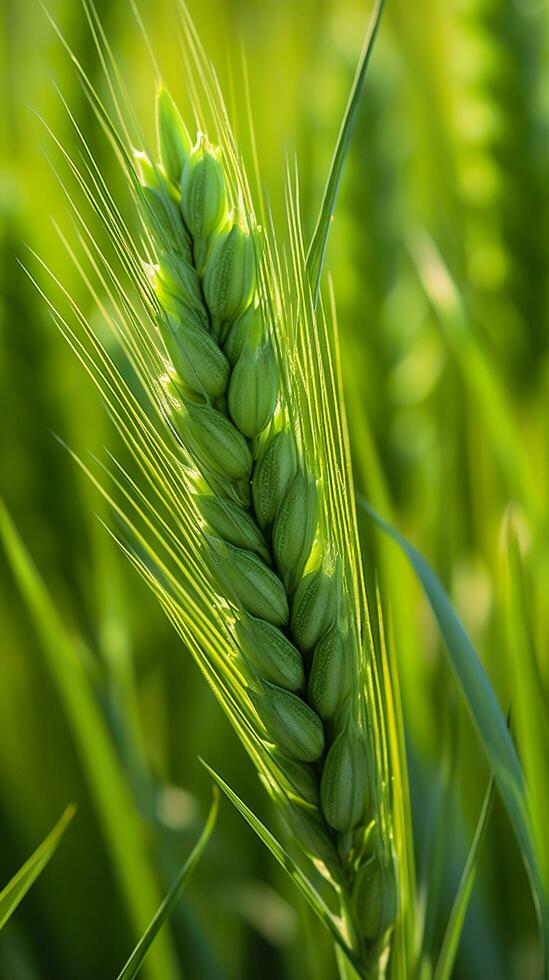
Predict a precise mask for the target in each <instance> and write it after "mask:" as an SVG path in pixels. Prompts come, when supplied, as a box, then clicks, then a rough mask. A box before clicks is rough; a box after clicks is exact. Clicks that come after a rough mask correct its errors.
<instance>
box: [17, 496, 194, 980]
mask: <svg viewBox="0 0 549 980" xmlns="http://www.w3.org/2000/svg"><path fill="white" fill-rule="evenodd" d="M0 540H1V541H2V543H3V545H4V548H5V552H6V556H7V559H8V562H9V564H10V567H11V570H12V573H13V575H14V578H15V580H16V582H17V584H18V586H19V588H20V590H21V593H22V595H23V597H24V599H25V602H26V604H27V608H28V610H29V614H30V616H31V618H32V620H33V622H34V624H35V627H36V631H37V634H38V636H39V637H40V640H41V642H42V646H43V650H44V654H45V657H46V663H47V666H48V669H49V671H50V674H51V677H52V680H53V682H54V684H55V686H56V688H57V690H58V691H59V695H60V698H61V702H62V704H63V708H64V711H65V714H66V717H67V721H68V723H69V726H70V729H71V732H72V735H73V738H74V742H75V746H76V749H77V751H78V753H79V756H80V760H81V764H82V768H83V771H84V773H85V776H86V779H87V781H88V784H89V788H90V793H91V796H92V799H93V801H94V804H95V807H96V812H97V816H98V820H99V823H100V826H101V829H102V831H103V834H104V837H105V842H106V845H107V847H108V849H109V852H110V855H111V860H112V864H113V869H114V872H115V874H116V875H117V878H118V882H119V886H120V891H121V894H122V896H123V898H124V901H125V904H126V907H127V910H128V914H129V917H130V921H131V923H132V926H133V928H134V930H135V934H136V935H137V936H140V935H141V934H142V933H143V931H144V929H146V927H147V926H148V924H149V922H150V920H151V916H152V915H153V913H154V910H155V908H157V906H158V902H159V900H160V896H159V895H158V888H157V883H156V881H155V878H154V875H153V872H152V868H151V866H150V864H149V860H148V856H147V854H146V851H145V848H144V842H143V835H142V826H141V823H140V821H139V817H138V815H137V812H136V810H135V807H134V804H133V800H132V798H131V795H130V791H129V787H128V785H127V782H126V780H125V777H124V774H123V772H122V769H121V766H120V762H119V760H118V758H117V756H116V753H115V750H114V746H113V743H112V739H111V736H110V733H109V731H108V729H107V726H106V723H105V720H104V718H103V716H102V714H101V711H100V709H99V706H98V704H97V701H96V698H95V695H94V692H93V690H92V687H91V685H90V681H89V678H88V675H87V674H86V671H85V669H84V666H83V664H82V661H81V659H79V658H78V657H77V656H76V654H75V638H74V636H71V635H70V634H69V632H68V630H67V629H66V628H65V626H64V624H63V622H62V620H61V618H60V616H59V613H58V611H57V609H56V607H55V604H54V602H53V599H52V598H51V596H50V594H49V593H48V591H47V589H46V587H45V585H44V582H43V581H42V579H41V578H40V575H39V573H38V571H37V569H36V568H35V566H34V565H33V563H32V560H31V558H30V556H29V554H28V552H27V551H26V549H25V546H24V544H23V542H22V541H21V539H20V537H19V535H18V532H17V530H16V528H15V527H14V525H13V523H12V521H11V518H10V516H9V514H8V511H7V510H6V508H5V506H4V505H3V504H2V502H1V501H0ZM175 975H177V974H176V967H175V959H174V956H173V952H172V948H171V945H170V944H169V943H168V941H167V937H163V942H162V945H161V944H158V945H157V948H156V949H155V955H154V957H152V958H151V960H150V961H149V963H148V964H147V976H148V977H149V978H150V980H168V978H171V977H173V976H175Z"/></svg>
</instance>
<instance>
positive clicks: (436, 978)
mask: <svg viewBox="0 0 549 980" xmlns="http://www.w3.org/2000/svg"><path fill="white" fill-rule="evenodd" d="M494 786H495V782H494V777H493V776H492V778H491V779H490V782H489V784H488V789H487V790H486V795H485V797H484V801H483V804H482V809H481V811H480V817H479V821H478V824H477V828H476V830H475V836H474V837H473V843H472V845H471V850H470V851H469V856H468V858H467V863H466V865H465V868H464V869H463V875H462V877H461V881H460V883H459V888H458V892H457V895H456V897H455V900H454V904H453V906H452V911H451V914H450V919H449V920H448V925H447V927H446V932H445V934H444V939H443V941H442V947H441V950H440V954H439V957H438V960H437V965H436V967H435V972H434V975H433V980H450V978H451V976H452V970H453V967H454V961H455V958H456V953H457V951H458V946H459V940H460V937H461V932H462V929H463V923H464V922H465V915H466V913H467V908H468V905H469V900H470V898H471V894H472V891H473V885H474V883H475V877H476V872H477V867H478V861H479V856H480V848H481V844H482V841H483V840H484V835H485V832H486V828H487V826H488V820H489V817H490V813H491V810H492V802H493V799H494Z"/></svg>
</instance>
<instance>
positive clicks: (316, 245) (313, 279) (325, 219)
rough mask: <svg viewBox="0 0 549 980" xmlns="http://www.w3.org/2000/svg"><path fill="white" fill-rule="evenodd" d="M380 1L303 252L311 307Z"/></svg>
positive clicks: (380, 0) (381, 4)
mask: <svg viewBox="0 0 549 980" xmlns="http://www.w3.org/2000/svg"><path fill="white" fill-rule="evenodd" d="M384 4H385V0H376V5H375V7H374V10H373V13H372V17H371V20H370V23H369V25H368V29H367V31H366V37H365V40H364V45H363V47H362V51H361V54H360V58H359V61H358V65H357V69H356V72H355V77H354V79H353V84H352V86H351V91H350V93H349V98H348V100H347V106H346V108H345V113H344V115H343V119H342V122H341V127H340V130H339V134H338V137H337V143H336V147H335V150H334V155H333V157H332V162H331V164H330V170H329V173H328V179H327V181H326V186H325V188H324V195H323V198H322V204H321V206H320V213H319V216H318V220H317V223H316V226H315V230H314V232H313V237H312V239H311V244H310V245H309V251H308V253H307V264H306V271H307V278H308V280H309V285H310V287H311V293H312V297H313V305H314V306H315V307H316V305H317V302H318V294H319V290H320V276H321V274H322V266H323V265H324V257H325V254H326V245H327V243H328V235H329V233H330V224H331V221H332V216H333V213H334V208H335V202H336V197H337V191H338V188H339V182H340V180H341V174H342V172H343V165H344V163H345V159H346V157H347V153H348V150H349V144H350V141H351V135H352V132H353V126H354V123H355V119H356V114H357V109H358V104H359V102H360V96H361V94H362V88H363V85H364V79H365V78H366V71H367V68H368V64H369V61H370V56H371V54H372V50H373V47H374V41H375V39H376V34H377V31H378V27H379V24H380V20H381V14H382V12H383V7H384Z"/></svg>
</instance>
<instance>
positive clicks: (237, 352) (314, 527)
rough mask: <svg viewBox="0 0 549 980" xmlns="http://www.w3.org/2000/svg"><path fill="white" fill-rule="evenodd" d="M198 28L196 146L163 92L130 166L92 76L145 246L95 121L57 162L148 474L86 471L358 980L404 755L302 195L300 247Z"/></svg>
mask: <svg viewBox="0 0 549 980" xmlns="http://www.w3.org/2000/svg"><path fill="white" fill-rule="evenodd" d="M182 16H183V20H184V24H185V29H186V31H187V38H188V44H189V49H190V54H191V58H190V60H191V61H192V63H193V74H192V84H190V85H189V91H190V92H191V94H192V99H191V101H192V109H193V111H194V117H195V120H196V122H197V124H198V133H197V136H196V139H192V138H191V136H190V134H189V131H188V129H187V127H186V125H185V123H184V122H183V119H182V118H181V116H180V114H179V111H178V109H177V107H176V105H175V103H174V101H173V100H172V98H171V96H170V95H169V94H168V92H167V90H166V89H165V88H164V87H163V86H162V85H161V84H160V85H159V88H158V93H157V102H156V120H157V150H156V151H154V152H147V149H146V148H145V149H144V150H143V149H139V150H135V149H134V147H135V146H136V145H140V147H145V141H144V140H143V139H142V137H141V136H140V127H139V124H138V121H136V120H135V118H134V117H133V113H132V110H131V101H130V100H129V98H127V95H126V93H124V91H123V87H122V83H121V80H120V77H119V75H118V74H117V72H116V70H115V68H112V69H109V72H108V77H109V78H110V79H111V81H112V90H113V93H114V95H113V98H114V104H115V112H114V114H113V117H111V116H110V115H109V113H108V112H107V110H106V109H105V107H104V105H103V103H102V102H101V100H100V99H99V97H98V96H97V94H96V92H95V90H94V89H93V88H92V86H91V83H90V82H89V80H88V79H87V78H86V77H85V76H84V75H82V80H83V82H84V86H85V89H86V91H87V94H88V98H89V100H90V102H91V104H92V106H93V108H94V110H95V112H96V114H97V115H98V117H99V119H100V121H101V124H102V126H103V128H104V130H105V131H106V133H107V135H108V137H109V139H110V142H111V144H112V145H113V147H114V149H115V152H116V154H117V156H118V158H119V160H120V162H121V165H122V168H123V171H124V173H125V175H126V177H127V181H128V185H129V187H130V189H131V194H132V197H133V202H134V203H133V206H132V207H133V209H134V215H135V214H138V215H139V217H140V233H139V234H137V235H135V234H132V233H130V231H129V228H128V225H129V224H130V223H131V222H132V220H133V218H134V215H132V214H131V209H130V208H127V205H124V208H127V210H124V209H123V208H122V207H121V206H119V205H118V203H117V202H116V201H115V199H114V196H113V195H112V193H111V190H110V188H109V186H108V185H107V183H106V181H105V180H104V179H103V177H102V175H101V172H100V170H99V167H98V166H97V164H96V161H95V159H94V157H93V154H92V153H91V151H90V149H89V147H88V144H87V142H86V140H85V137H84V136H83V134H82V133H81V132H80V130H78V128H77V129H76V132H77V135H78V138H79V140H80V142H81V151H82V154H81V161H83V162H81V161H76V159H75V158H74V157H71V156H69V155H68V154H66V153H64V157H65V161H66V163H67V164H68V166H69V170H70V172H71V174H72V176H73V178H74V179H75V181H76V184H77V186H78V194H79V195H80V196H82V194H83V196H84V198H85V199H87V202H88V204H89V205H90V206H91V208H92V209H93V210H94V211H95V213H96V215H99V217H100V218H101V220H102V221H103V223H104V228H105V231H106V234H107V239H108V242H109V247H108V248H105V247H102V245H101V243H99V242H97V241H96V240H95V239H94V237H93V236H92V235H91V234H90V233H89V232H88V230H87V227H86V222H85V217H84V216H83V212H82V207H81V204H80V202H79V199H78V196H74V197H73V196H72V195H71V193H70V192H67V193H68V198H69V202H70V204H71V205H72V208H73V212H74V217H75V220H76V223H77V226H78V238H79V244H80V253H79V255H83V256H84V258H85V261H84V260H83V259H82V258H80V257H77V256H76V254H75V252H74V250H73V248H72V246H70V245H69V244H68V242H67V247H68V249H69V254H70V255H71V257H72V258H73V260H74V261H75V262H76V263H77V265H78V267H79V268H80V269H81V271H82V274H83V277H84V279H85V282H86V284H87V286H88V288H89V289H90V291H91V294H92V297H93V301H94V303H95V304H96V305H98V306H99V308H100V310H101V312H102V313H103V315H104V318H105V319H106V320H107V321H108V322H109V324H110V326H111V328H112V331H113V332H114V334H115V336H116V338H117V339H118V341H119V343H120V344H121V345H122V347H123V348H124V351H125V354H126V361H127V364H128V365H131V370H129V371H126V370H125V369H121V368H119V367H117V366H116V365H115V363H114V361H113V359H112V356H111V354H110V353H109V351H108V350H107V348H106V346H105V344H104V342H103V341H102V340H101V339H100V336H99V334H98V331H97V329H96V328H95V327H94V326H93V325H92V324H90V322H89V320H88V318H87V317H86V316H85V314H84V313H83V312H82V311H81V309H80V307H79V306H78V305H77V303H76V301H75V300H74V299H73V298H72V297H69V296H67V294H66V293H65V292H64V291H63V287H62V283H61V282H60V281H59V279H58V278H57V279H55V282H56V285H57V287H58V288H59V289H60V291H61V296H62V300H60V302H59V303H57V304H54V303H53V302H52V301H51V300H50V301H49V302H50V305H51V307H52V309H53V311H54V315H55V317H56V320H57V322H58V324H59V326H60V327H61V330H62V331H63V333H64V334H65V336H66V337H67V339H68V341H69V343H70V344H71V346H72V347H73V348H74V350H75V352H76V354H77V356H78V357H79V358H80V359H81V361H82V362H83V364H84V366H85V367H86V369H87V370H88V372H89V373H90V375H91V377H92V378H93V379H94V381H95V382H96V384H97V386H98V388H99V389H100V391H101V394H102V397H103V399H104V402H105V404H106V406H107V408H108V411H109V412H110V414H111V417H112V419H113V422H114V424H115V425H116V427H117V429H118V431H119V433H120V435H121V436H122V439H123V440H124V442H125V444H126V446H127V448H128V450H129V452H130V454H131V457H132V458H133V464H132V465H133V467H134V468H135V471H136V473H137V475H135V473H134V469H133V468H132V471H131V473H130V472H129V470H128V468H127V467H125V466H123V465H122V464H121V463H119V462H117V461H113V465H112V467H111V471H110V472H109V479H108V480H105V479H104V478H103V477H101V476H100V477H98V476H96V475H95V473H93V472H91V471H88V472H90V476H91V478H92V479H93V480H94V481H95V482H96V484H97V486H98V487H99V489H100V490H101V492H102V493H103V494H104V495H105V496H106V497H107V499H109V501H110V503H111V505H112V508H113V512H114V514H115V515H116V518H117V521H118V528H119V530H116V531H114V532H113V533H114V534H115V536H116V537H117V540H118V541H119V543H120V545H121V547H122V548H123V550H124V551H125V552H126V554H127V555H128V557H129V558H130V560H131V561H132V562H133V563H134V565H135V566H136V567H137V569H138V570H139V572H140V573H141V575H142V576H143V577H144V579H145V580H146V581H147V583H148V584H149V586H150V587H151V588H152V590H153V591H154V592H155V594H156V595H157V597H158V599H159V601H160V602H161V604H162V606H163V607H164V609H165V611H166V613H167V614H168V616H169V617H170V619H171V620H172V622H173V623H174V625H175V627H176V629H177V630H178V632H179V634H180V635H181V637H182V638H183V640H184V641H185V644H186V646H187V647H188V648H189V650H190V651H191V653H192V654H193V655H194V657H195V659H196V661H197V662H198V664H199V666H200V668H201V669H202V671H203V673H204V674H205V676H206V678H207V679H208V681H209V683H210V684H211V686H212V688H213V690H214V692H215V694H216V696H217V697H218V699H219V700H220V702H221V704H222V705H223V708H224V709H225V711H226V713H227V715H228V716H229V718H230V720H231V722H232V724H233V726H234V727H235V729H236V731H237V733H238V735H239V737H240V738H241V740H242V742H243V744H244V746H245V747H246V749H247V751H248V753H249V755H250V756H251V758H252V760H253V763H254V764H255V766H256V768H257V771H258V774H259V776H260V778H261V780H262V782H263V784H264V785H265V787H266V789H267V790H268V792H269V794H270V795H271V797H272V799H273V801H274V804H275V808H276V811H277V812H278V814H279V815H280V816H281V817H282V818H283V821H284V823H285V825H286V827H287V829H288V831H289V839H290V840H291V841H293V843H294V846H295V845H297V849H298V863H297V867H299V869H300V870H299V871H297V872H296V874H297V876H298V878H299V882H298V883H300V887H301V888H302V890H303V891H304V893H305V895H306V897H307V899H308V900H309V902H310V903H311V905H313V907H314V908H315V910H316V911H317V913H318V914H319V915H320V916H321V918H323V920H324V922H325V924H326V925H327V926H328V928H330V929H331V931H332V934H333V936H334V938H335V940H336V943H337V944H338V945H339V947H340V949H341V950H343V952H344V956H345V957H346V958H347V962H348V963H352V964H353V967H352V969H354V970H355V971H357V973H358V975H359V976H361V977H378V976H381V975H383V974H384V971H385V969H386V965H387V962H388V958H389V953H390V947H391V937H392V935H393V932H394V925H395V920H396V919H397V905H398V902H397V896H398V890H399V889H398V887H397V881H398V879H399V877H400V875H399V873H398V869H397V858H396V851H397V848H396V845H395V834H394V830H393V801H392V796H391V763H392V761H393V758H394V753H395V751H398V750H395V747H394V744H391V745H389V744H388V741H387V737H386V733H385V730H384V713H385V708H386V705H387V703H390V700H391V694H390V689H389V688H390V681H389V674H388V671H387V669H386V666H385V667H384V668H383V669H382V670H381V671H380V669H379V664H378V663H377V661H376V657H374V654H373V647H372V638H371V634H370V627H369V617H368V609H367V601H366V595H365V589H364V582H363V575H362V568H361V556H360V547H359V543H358V532H357V524H356V515H355V507H354V491H353V485H352V474H351V470H350V460H349V449H348V442H347V430H346V422H345V417H344V411H343V405H342V394H341V381H340V368H339V354H338V346H337V334H336V330H335V325H334V317H333V315H330V316H329V317H328V316H327V315H326V312H325V310H324V308H323V306H322V302H321V303H320V305H319V307H318V309H317V310H315V308H314V303H313V296H312V291H311V288H310V284H309V280H308V277H307V273H306V250H305V246H304V243H303V240H302V234H301V226H300V220H299V210H298V187H297V181H296V180H290V179H289V180H288V194H287V201H288V208H287V211H288V238H289V242H288V245H287V247H286V248H285V249H283V248H282V246H281V245H280V244H279V239H278V238H277V236H276V235H275V233H274V232H273V230H272V228H271V220H270V218H269V216H268V213H267V218H266V219H264V221H263V227H260V226H259V224H258V222H257V220H256V217H255V212H254V207H253V203H252V195H251V192H250V187H249V184H248V180H247V177H246V173H245V170H244V167H243V165H242V162H241V159H240V155H239V151H238V146H237V144H236V142H235V139H234V136H233V133H232V131H231V128H230V126H229V124H228V121H227V114H226V110H225V108H224V105H223V102H222V99H221V96H220V93H219V89H218V86H217V82H216V79H215V77H214V76H213V75H212V73H211V69H210V67H209V65H208V64H207V61H206V58H205V55H204V52H203V51H202V49H201V48H200V45H199V42H198V39H197V37H196V34H195V32H194V28H193V26H192V24H191V22H190V21H189V19H188V17H187V15H186V12H185V11H184V10H182ZM98 35H99V45H100V48H101V50H103V51H104V53H105V61H106V62H107V63H108V62H109V60H110V58H112V55H111V53H110V49H109V48H108V44H107V42H106V39H105V38H104V36H101V35H100V32H99V29H98ZM198 92H200V93H201V94H200V96H199V95H198ZM116 93H118V94H116ZM207 120H208V121H209V126H208V129H209V130H210V134H211V133H212V132H213V133H214V134H215V143H214V142H213V141H212V142H210V139H209V138H208V136H207V135H206V128H207V126H206V121H207ZM259 206H260V209H261V213H262V214H265V208H264V206H263V204H262V202H261V201H260V202H259ZM90 270H91V271H90ZM63 303H68V312H67V313H64V312H62V306H63ZM81 465H83V464H81ZM112 487H114V488H115V489H114V490H113V489H111V488H112ZM284 861H288V862H293V859H291V858H290V857H289V856H288V858H285V859H284ZM309 862H311V863H312V865H313V866H314V867H315V868H316V870H317V872H320V874H321V876H322V879H323V885H322V889H321V890H322V892H323V894H324V892H326V894H327V896H328V897H327V899H324V897H321V895H320V894H319V892H318V890H317V885H315V879H314V877H313V878H311V877H310V874H311V873H312V869H311V867H310V863H309ZM289 866H290V865H288V867H289ZM291 866H292V867H293V863H292V864H291ZM307 867H309V871H306V870H305V871H304V870H303V869H306V868H307ZM292 874H293V872H292ZM317 882H318V879H317ZM397 931H398V930H397ZM395 935H396V933H395ZM340 955H341V954H340ZM349 969H351V967H349ZM350 975H351V974H349V976H350Z"/></svg>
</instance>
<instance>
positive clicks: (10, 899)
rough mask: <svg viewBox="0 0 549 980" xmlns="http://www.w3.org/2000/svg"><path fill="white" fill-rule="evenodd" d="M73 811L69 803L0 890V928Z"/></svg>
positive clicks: (50, 854) (50, 853)
mask: <svg viewBox="0 0 549 980" xmlns="http://www.w3.org/2000/svg"><path fill="white" fill-rule="evenodd" d="M75 813H76V806H75V805H74V804H73V803H71V804H70V805H69V806H68V807H67V809H66V810H65V812H64V813H63V814H62V816H61V817H60V818H59V820H58V821H57V823H56V824H55V827H53V828H52V830H50V832H49V834H48V836H47V837H45V838H44V840H43V841H42V843H41V844H39V845H38V847H37V848H36V850H35V851H34V852H33V854H31V856H30V858H29V859H28V861H25V863H24V864H23V865H22V867H21V868H19V871H17V873H16V874H15V875H14V876H13V878H12V879H11V880H10V881H9V882H8V884H7V885H6V886H5V888H3V889H2V891H1V892H0V929H2V928H3V927H4V926H5V924H6V922H7V921H8V919H9V918H10V916H11V915H12V914H13V912H15V909H16V908H17V906H18V905H19V903H20V902H21V901H22V899H23V898H24V897H25V895H26V894H27V892H28V890H29V888H30V887H31V885H33V884H34V882H35V881H36V879H37V878H38V876H39V875H40V874H42V871H43V870H44V868H45V867H46V865H47V864H48V862H49V861H50V859H51V858H52V857H53V855H54V854H55V851H56V850H57V848H58V846H59V844H60V843H61V840H62V838H63V835H64V833H65V831H66V829H67V827H68V826H69V824H70V822H71V820H72V818H73V817H74V814H75Z"/></svg>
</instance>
